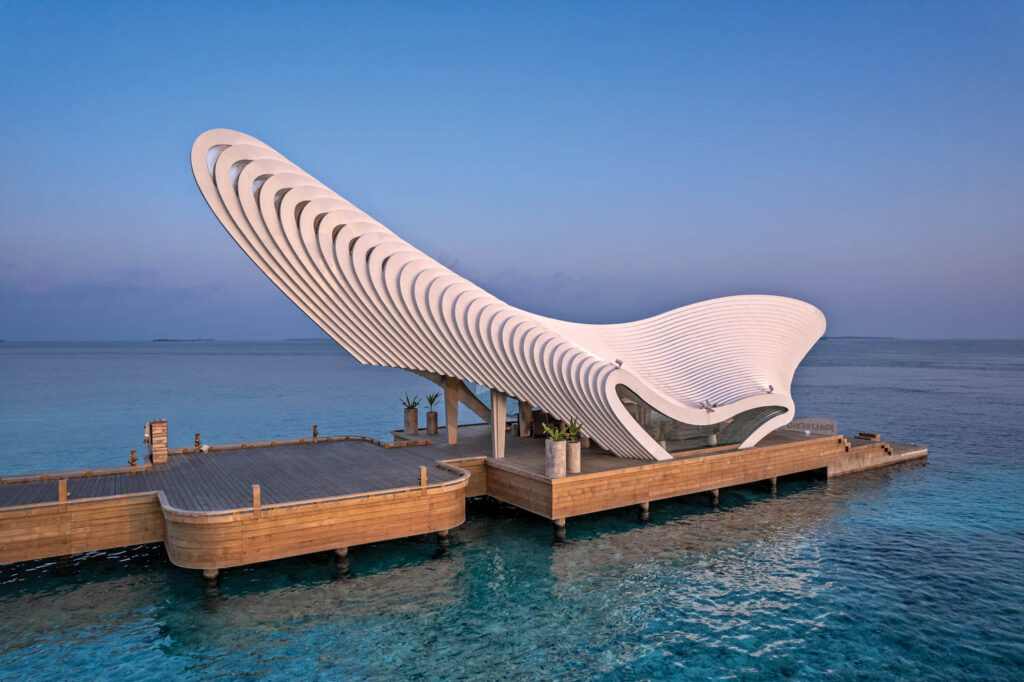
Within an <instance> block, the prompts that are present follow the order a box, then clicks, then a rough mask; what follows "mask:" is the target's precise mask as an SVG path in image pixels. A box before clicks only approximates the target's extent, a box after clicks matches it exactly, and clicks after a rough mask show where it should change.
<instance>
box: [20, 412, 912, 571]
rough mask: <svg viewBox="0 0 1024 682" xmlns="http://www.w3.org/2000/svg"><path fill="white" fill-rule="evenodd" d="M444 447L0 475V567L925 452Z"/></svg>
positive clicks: (383, 530)
mask: <svg viewBox="0 0 1024 682" xmlns="http://www.w3.org/2000/svg"><path fill="white" fill-rule="evenodd" d="M459 441H460V442H459V444H458V445H456V446H449V445H448V444H447V437H446V434H445V433H444V431H443V430H442V431H441V433H440V434H439V436H436V437H434V438H433V442H428V441H426V440H424V441H417V442H416V443H415V444H414V443H406V444H396V446H391V445H390V444H387V445H385V444H380V443H377V442H375V441H372V439H363V438H361V437H335V438H333V439H322V440H321V441H320V442H312V439H308V440H307V441H302V442H295V441H292V442H289V443H286V444H284V443H282V444H278V443H274V444H270V445H267V446H259V447H253V446H249V447H235V446H226V447H220V448H216V449H215V451H211V452H208V453H202V452H196V451H193V450H191V449H180V450H173V451H170V452H171V454H170V456H169V458H168V459H167V461H166V462H163V463H157V464H147V465H145V466H141V465H140V466H138V467H136V468H135V469H134V470H129V468H128V467H122V468H119V469H118V470H116V471H103V470H100V471H92V472H55V473H51V474H40V475H36V476H35V477H32V476H9V477H3V478H0V563H10V562H14V561H24V560H30V559H41V558H49V557H59V556H63V555H69V554H73V553H79V552H87V551H94V550H102V549H111V548H116V547H123V546H127V545H133V544H143V543H153V542H162V543H164V546H165V547H166V549H167V553H168V557H169V558H170V560H171V562H172V563H174V564H175V565H178V566H182V567H186V568H197V569H203V571H204V573H207V574H208V575H215V574H216V571H217V570H218V569H220V568H225V567H230V566H241V565H245V564H251V563H256V562H260V561H267V560H271V559H277V558H283V557H289V556H295V555H299V554H308V553H311V552H318V551H324V550H331V549H333V550H336V551H338V552H339V556H343V555H344V554H345V553H346V552H347V548H348V547H351V546H354V545H361V544H367V543H371V542H378V541H382V540H390V539H396V538H402V537H410V536H414V535H421V534H424V533H435V532H436V533H438V535H439V538H441V539H444V538H446V537H447V532H448V530H449V529H451V528H454V527H456V526H458V525H461V524H462V523H463V522H464V521H465V513H466V509H465V498H466V497H473V496H478V495H487V496H490V497H492V498H495V499H497V500H500V501H503V502H506V503H508V504H512V505H515V506H517V507H519V508H521V509H525V510H527V511H530V512H533V513H535V514H538V515H540V516H542V517H544V518H547V519H551V520H552V521H554V523H555V525H556V535H557V534H559V533H562V534H564V528H565V519H566V518H570V517H573V516H578V515H581V514H589V513H593V512H598V511H604V510H608V509H615V508H620V507H625V506H630V505H639V506H640V508H641V509H642V510H646V509H647V508H648V505H649V504H650V502H652V501H656V500H661V499H666V498H670V497H677V496H680V495H688V494H692V493H697V492H712V493H713V495H714V496H715V497H717V491H718V489H719V488H725V487H730V486H736V485H744V484H749V483H756V482H758V481H771V482H772V483H773V484H774V481H775V480H776V478H777V477H780V476H787V475H791V474H797V473H802V472H806V471H811V470H822V471H825V472H827V475H828V476H837V475H841V474H846V473H852V472H855V471H863V470H865V469H871V468H876V467H881V466H888V465H891V464H897V463H900V462H906V461H911V460H915V459H921V458H924V457H926V456H927V453H928V451H927V448H925V447H923V446H917V445H910V444H900V443H889V442H885V441H881V440H880V439H879V438H878V437H866V438H860V437H853V438H846V437H844V436H809V435H805V434H803V433H801V432H786V431H778V432H775V433H773V434H771V435H770V436H768V437H767V438H766V439H764V440H763V441H762V443H761V444H759V445H758V446H757V447H755V448H750V449H748V450H739V449H737V447H736V446H721V447H713V448H707V449H704V450H697V451H692V452H687V453H681V454H679V455H677V456H676V457H675V458H674V459H672V460H668V461H661V462H651V461H645V460H634V459H624V458H619V457H615V456H613V455H611V454H609V453H607V452H604V451H602V450H600V449H597V448H589V449H586V450H584V451H583V454H582V458H581V460H582V461H581V464H582V467H581V469H582V470H581V472H580V473H578V474H571V475H569V476H566V477H564V478H557V479H551V478H547V477H546V476H545V473H544V470H545V462H544V441H543V439H535V438H520V437H517V436H513V435H511V434H507V437H506V446H505V457H503V458H501V459H494V458H493V457H489V456H488V455H489V454H490V452H491V432H490V427H489V426H488V425H486V424H475V425H465V426H461V425H460V427H459Z"/></svg>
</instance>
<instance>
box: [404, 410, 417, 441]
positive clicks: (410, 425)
mask: <svg viewBox="0 0 1024 682" xmlns="http://www.w3.org/2000/svg"><path fill="white" fill-rule="evenodd" d="M419 432H420V409H419V408H418V407H407V408H405V435H407V436H415V435H417V434H419Z"/></svg>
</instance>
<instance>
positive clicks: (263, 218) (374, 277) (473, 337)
mask: <svg viewBox="0 0 1024 682" xmlns="http://www.w3.org/2000/svg"><path fill="white" fill-rule="evenodd" d="M191 160H192V171H193V174H194V175H195V178H196V183H197V184H198V185H199V190H200V191H201V192H202V193H203V196H204V197H205V198H206V201H207V203H209V205H210V208H211V209H212V210H213V213H214V215H215V216H217V219H218V220H220V222H221V223H222V224H223V225H224V227H225V229H227V231H228V234H230V235H231V237H232V238H233V239H234V240H235V241H236V242H237V243H238V245H239V246H240V247H241V248H242V250H243V251H245V253H246V254H247V255H248V256H249V257H250V258H251V259H252V260H253V262H254V263H256V265H257V266H258V267H259V268H260V269H261V270H262V271H263V272H264V273H265V274H266V275H267V276H268V277H269V278H270V279H271V281H273V282H274V284H276V285H277V286H278V287H279V288H280V289H281V290H282V291H283V292H284V293H285V294H286V295H287V296H288V297H289V298H290V299H291V300H292V301H293V302H294V303H295V304H296V305H297V306H299V308H301V309H302V311H303V312H305V313H306V314H307V315H308V316H309V317H310V318H311V319H312V320H313V321H314V322H315V323H316V324H317V325H319V326H320V328H321V329H323V330H324V331H325V332H326V333H327V334H328V335H330V337H331V338H332V339H334V340H335V341H336V342H337V343H338V344H339V345H341V346H342V347H343V348H345V349H346V350H348V351H349V352H350V353H351V354H352V355H353V356H354V357H355V358H356V359H357V360H359V361H360V362H362V363H364V364H375V365H384V366H388V367H400V368H403V369H407V370H410V371H414V372H417V373H420V374H422V375H424V376H428V377H430V376H438V375H442V376H454V377H459V378H461V379H468V380H470V381H474V382H476V383H479V384H484V385H486V386H489V387H491V388H494V389H498V390H500V391H502V392H504V393H507V394H508V395H511V396H514V397H516V398H519V399H522V400H524V401H526V402H529V403H530V404H532V405H534V406H537V407H540V408H541V409H543V410H545V411H546V412H549V413H551V414H552V415H554V416H555V417H557V418H559V419H563V420H566V421H568V420H569V419H570V418H573V417H575V418H577V419H579V420H580V421H581V422H582V423H583V432H584V433H585V434H586V435H588V436H590V437H592V438H594V439H595V440H597V441H598V442H599V443H601V445H603V446H604V447H606V448H608V449H609V450H611V451H612V452H614V453H615V454H617V455H619V456H622V457H634V458H640V459H668V458H670V457H671V456H670V455H669V454H668V453H667V452H666V451H665V450H664V449H663V448H662V447H661V446H660V445H659V444H658V443H657V442H655V440H654V439H653V438H652V437H651V436H650V435H649V434H648V433H647V431H646V430H645V429H644V428H643V427H642V426H641V425H640V424H639V423H638V422H637V421H636V420H634V419H633V418H632V417H631V416H630V414H629V412H628V411H627V410H626V408H625V406H624V405H623V402H622V400H621V398H620V397H619V395H618V394H617V387H618V386H620V385H621V386H624V387H626V388H628V389H629V390H630V391H632V392H633V393H634V394H636V396H638V397H639V398H640V399H642V400H643V401H644V402H646V403H647V404H648V405H650V406H651V407H653V408H654V409H655V410H657V411H658V412H661V413H662V414H664V415H666V416H667V417H669V418H670V419H672V420H676V421H679V422H683V423H685V424H692V425H712V424H719V423H723V422H726V421H727V420H730V419H732V418H733V417H736V416H737V415H739V414H741V413H743V412H746V411H747V410H751V409H754V408H766V407H776V408H781V409H784V410H785V412H784V413H782V414H778V415H777V416H773V417H771V418H770V419H768V420H767V421H766V422H765V423H763V424H760V425H759V426H758V427H757V428H756V429H755V430H754V431H753V432H752V433H751V434H750V435H749V436H747V437H746V439H745V440H744V441H743V443H742V445H741V447H749V446H751V445H753V444H755V443H756V442H757V441H758V440H759V439H760V438H761V437H763V436H764V435H765V434H766V433H768V432H769V431H771V430H772V429H774V428H777V427H779V426H782V425H784V424H786V423H788V422H789V421H790V420H791V419H792V417H793V401H792V398H791V397H790V383H791V381H792V378H793V373H794V371H795V370H796V367H797V365H798V364H799V363H800V361H801V360H802V359H803V357H804V356H805V355H806V354H807V352H808V351H809V350H810V348H811V346H813V345H814V343H815V342H816V341H817V340H818V338H820V337H821V335H822V334H823V333H824V332H825V317H824V316H823V315H822V314H821V312H820V311H819V310H818V309H817V308H815V307H814V306H812V305H810V304H807V303H804V302H802V301H797V300H795V299H791V298H782V297H777V296H733V297H728V298H720V299H715V300H711V301H703V302H701V303H696V304H694V305H689V306H685V307H682V308H677V309H675V310H671V311H669V312H666V313H663V314H661V315H656V316H654V317H651V318H647V319H644V320H638V321H636V322H628V323H623V324H611V325H588V324H576V323H572V322H563V321H561V320H553V319H550V318H545V317H541V316H539V315H533V314H531V313H528V312H525V311H523V310H519V309H517V308H514V307H512V306H510V305H508V304H506V303H504V302H502V301H500V300H498V299H497V298H495V297H494V296H492V295H490V294H488V293H487V292H486V291H484V290H483V289H481V288H480V287H478V286H476V285H474V284H472V283H471V282H469V281H467V280H465V279H464V278H462V277H460V276H459V275H457V274H455V273H454V272H452V271H451V270H449V269H447V268H445V267H444V266H442V265H441V264H439V263H438V262H437V261H435V260H433V259H431V258H430V257H429V256H427V255H426V254H424V253H423V252H421V251H419V250H418V249H415V248H414V247H412V246H411V245H409V244H408V243H406V242H405V241H403V240H401V239H400V238H398V237H397V236H396V235H395V234H393V233H392V232H391V231H390V230H388V229H387V228H385V227H384V226H383V225H381V224H380V223H378V222H377V221H376V220H374V219H373V218H371V217H370V216H368V215H367V214H365V213H363V212H362V211H360V210H359V209H358V208H356V207H355V206H353V205H352V204H351V203H349V202H348V201H346V200H345V199H343V198H341V197H340V196H338V195H337V194H335V193H334V192H333V191H331V190H330V189H329V188H327V187H325V186H324V185H323V184H321V183H320V182H318V181H317V180H316V179H314V178H313V177H311V176H310V175H309V174H307V173H306V172H304V171H303V170H302V169H301V168H299V167H298V166H296V165H295V164H293V163H291V162H290V161H288V160H287V159H285V158H284V157H283V156H282V155H281V154H279V153H278V152H276V151H274V150H273V149H271V148H270V147H268V146H267V145H265V144H263V143H262V142H260V141H259V140H257V139H255V138H253V137H250V136H248V135H245V134H243V133H239V132H236V131H233V130H224V129H216V130H210V131H207V132H205V133H203V134H202V135H200V136H199V138H198V139H197V140H196V142H195V144H194V145H193V147H192V157H191ZM619 361H621V362H619ZM776 411H777V410H776Z"/></svg>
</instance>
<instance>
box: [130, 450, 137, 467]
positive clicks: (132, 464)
mask: <svg viewBox="0 0 1024 682" xmlns="http://www.w3.org/2000/svg"><path fill="white" fill-rule="evenodd" d="M138 462H139V458H138V457H136V455H135V451H134V450H132V452H131V454H130V455H128V466H130V467H132V468H133V469H134V468H135V465H136V464H138Z"/></svg>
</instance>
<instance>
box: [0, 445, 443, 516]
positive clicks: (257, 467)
mask: <svg viewBox="0 0 1024 682" xmlns="http://www.w3.org/2000/svg"><path fill="white" fill-rule="evenodd" d="M447 456H448V457H450V456H451V455H447ZM443 458H444V457H442V456H440V455H439V453H438V449H437V448H435V447H431V446H425V447H416V446H413V447H405V448H383V447H380V446H378V445H374V444H372V443H366V442H359V441H347V442H336V443H315V444H314V443H310V444H306V445H277V446H273V447H262V448H246V449H244V450H221V451H218V452H210V453H206V454H203V453H196V454H187V455H171V456H170V457H169V458H168V461H167V463H165V464H157V465H156V466H154V467H153V470H152V471H143V472H137V473H134V474H129V473H125V474H110V475H101V476H86V477H81V478H69V479H68V497H69V499H72V500H73V499H81V498H85V497H105V496H109V495H124V494H127V493H139V492H150V491H157V490H162V491H164V494H165V495H166V496H167V501H168V503H169V504H170V505H171V506H173V507H177V508H179V509H184V510H188V511H213V510H222V509H239V508H246V507H251V506H252V486H253V485H254V484H259V486H260V497H261V502H262V503H263V504H264V505H268V504H275V503H280V502H295V501H299V500H309V499H316V498H321V497H334V496H337V495H347V494H351V493H365V492H371V491H375V490H388V489H392V488H402V487H406V486H415V485H418V484H419V477H420V467H421V466H426V467H427V482H428V483H441V482H443V481H450V480H453V479H455V478H457V474H454V473H451V472H449V471H446V470H443V469H439V468H437V467H436V466H435V465H434V463H435V462H436V461H437V460H439V459H443ZM56 499H57V481H56V480H50V481H31V482H25V483H5V484H2V485H0V507H8V506H14V505H22V504H35V503H39V502H52V501H55V500H56Z"/></svg>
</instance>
